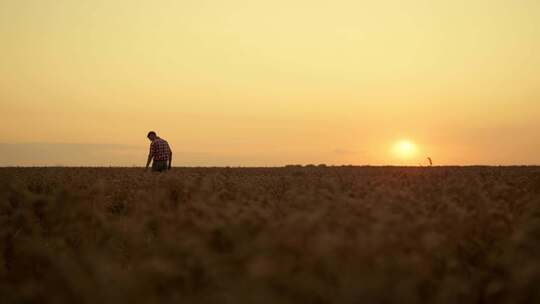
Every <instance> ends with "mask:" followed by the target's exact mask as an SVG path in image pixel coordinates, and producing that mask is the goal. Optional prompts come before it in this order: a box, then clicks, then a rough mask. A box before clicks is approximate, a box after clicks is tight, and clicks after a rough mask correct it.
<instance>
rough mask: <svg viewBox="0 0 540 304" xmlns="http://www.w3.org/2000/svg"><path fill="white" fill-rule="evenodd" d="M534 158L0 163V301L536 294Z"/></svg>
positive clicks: (539, 226) (508, 297)
mask: <svg viewBox="0 0 540 304" xmlns="http://www.w3.org/2000/svg"><path fill="white" fill-rule="evenodd" d="M538 283H540V168H539V167H433V168H416V167H408V168H403V167H349V166H347V167H285V168H175V169H173V170H172V171H169V172H167V173H164V174H154V173H150V172H144V171H143V170H142V169H140V168H1V169H0V298H1V300H0V302H1V303H231V304H233V303H351V304H353V303H460V304H463V303H540V291H539V289H538Z"/></svg>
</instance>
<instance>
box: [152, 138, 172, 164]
mask: <svg viewBox="0 0 540 304" xmlns="http://www.w3.org/2000/svg"><path fill="white" fill-rule="evenodd" d="M170 153H171V148H170V147H169V143H168V142H167V141H166V140H164V139H162V138H159V137H158V138H156V139H155V140H154V141H153V142H152V143H151V144H150V155H153V156H154V161H156V160H157V161H163V160H169V154H170Z"/></svg>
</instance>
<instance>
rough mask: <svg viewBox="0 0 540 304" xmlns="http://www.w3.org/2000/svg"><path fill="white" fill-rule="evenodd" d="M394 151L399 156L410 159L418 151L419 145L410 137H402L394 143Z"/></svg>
mask: <svg viewBox="0 0 540 304" xmlns="http://www.w3.org/2000/svg"><path fill="white" fill-rule="evenodd" d="M393 152H394V155H395V156H396V157H398V158H401V159H410V158H412V157H414V156H416V154H417V153H418V146H417V145H416V144H415V143H414V142H412V141H410V140H408V139H402V140H400V141H397V142H396V143H395V144H394V148H393Z"/></svg>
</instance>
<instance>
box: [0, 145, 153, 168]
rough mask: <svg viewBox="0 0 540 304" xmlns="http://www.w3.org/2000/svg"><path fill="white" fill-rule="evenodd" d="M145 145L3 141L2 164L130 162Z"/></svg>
mask: <svg viewBox="0 0 540 304" xmlns="http://www.w3.org/2000/svg"><path fill="white" fill-rule="evenodd" d="M145 153H146V148H145V147H140V146H132V145H123V144H94V143H47V142H45V143H0V155H2V157H1V158H0V165H1V166H109V165H124V166H130V165H133V164H136V163H140V162H141V161H140V159H143V158H144V157H145Z"/></svg>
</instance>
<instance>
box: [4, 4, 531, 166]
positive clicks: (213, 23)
mask: <svg viewBox="0 0 540 304" xmlns="http://www.w3.org/2000/svg"><path fill="white" fill-rule="evenodd" d="M0 41H1V43H2V45H1V52H2V53H1V54H2V56H0V166H6V165H105V166H108V165H144V162H145V158H146V154H147V146H148V141H147V139H146V138H145V135H146V133H147V132H148V131H149V130H155V131H157V132H158V134H160V135H161V136H162V137H164V138H165V139H167V140H168V141H169V143H170V144H171V146H172V147H173V150H174V152H175V155H176V158H175V164H176V165H179V166H180V165H184V166H192V165H200V166H211V165H220V166H221V165H242V166H259V165H263V166H267V165H283V164H293V163H299V164H307V163H327V164H373V165H376V164H407V165H416V164H419V163H421V164H425V163H426V161H425V158H426V157H427V156H431V157H432V158H433V159H434V161H435V163H436V164H442V165H447V164H462V165H467V164H493V165H498V164H540V153H539V151H540V132H538V130H540V2H539V1H537V0H517V1H508V0H504V1H503V0H490V1H488V0H481V1H479V0H469V1H464V0H456V1H436V0H432V1H427V0H409V1H401V0H381V1H362V0H354V1H353V0H350V1H349V0H334V1H321V0H310V1H307V0H298V1H291V0H288V1H285V0H274V1H254V0H251V1H248V0H227V1H217V0H216V1H207V0H184V1H173V0H161V1H145V0H140V1H128V0H116V1H111V0H93V1H72V0H56V1H53V0H6V1H0ZM403 139H408V140H409V141H411V142H413V143H414V144H415V145H416V147H415V153H414V155H407V157H400V155H396V153H395V145H396V143H397V142H400V141H401V140H403ZM401 156H403V155H401Z"/></svg>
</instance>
